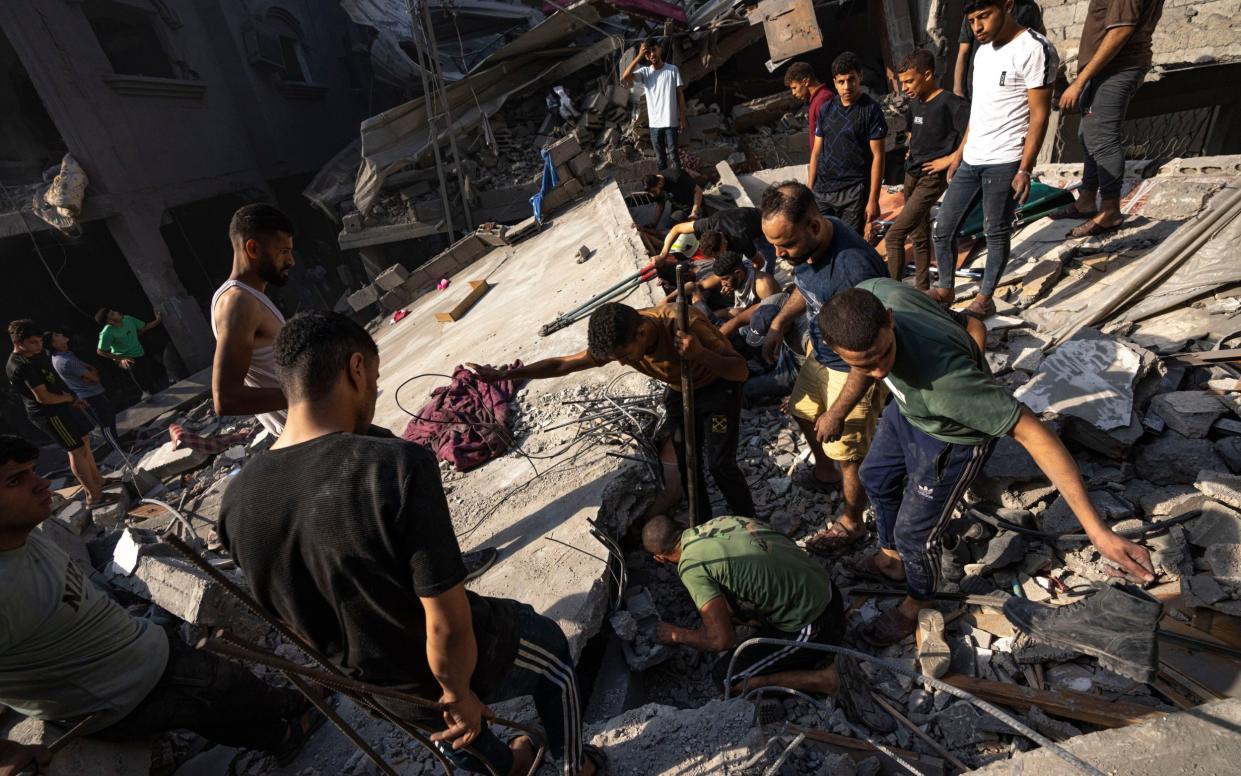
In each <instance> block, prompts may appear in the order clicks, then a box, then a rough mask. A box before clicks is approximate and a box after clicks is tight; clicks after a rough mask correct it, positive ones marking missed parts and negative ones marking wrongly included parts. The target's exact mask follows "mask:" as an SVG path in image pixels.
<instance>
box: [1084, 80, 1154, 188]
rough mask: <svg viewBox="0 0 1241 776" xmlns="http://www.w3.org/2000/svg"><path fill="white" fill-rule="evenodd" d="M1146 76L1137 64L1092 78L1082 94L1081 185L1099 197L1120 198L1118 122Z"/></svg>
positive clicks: (1121, 149)
mask: <svg viewBox="0 0 1241 776" xmlns="http://www.w3.org/2000/svg"><path fill="white" fill-rule="evenodd" d="M1145 77H1146V68H1143V67H1137V68H1130V69H1128V70H1121V71H1120V72H1117V73H1112V74H1111V75H1109V76H1106V77H1104V78H1092V79H1090V83H1088V84H1087V85H1086V90H1085V92H1083V93H1082V123H1081V124H1080V125H1079V128H1078V132H1077V134H1078V137H1079V138H1080V139H1081V142H1082V149H1083V150H1084V151H1085V152H1086V160H1085V164H1083V165H1082V188H1083V189H1086V190H1087V191H1097V192H1099V194H1100V195H1101V196H1102V197H1103V199H1113V200H1115V199H1120V186H1121V184H1122V183H1123V182H1124V180H1125V149H1124V147H1123V146H1122V145H1121V133H1120V125H1121V124H1122V123H1123V122H1124V120H1125V111H1127V110H1128V109H1129V101H1130V100H1132V99H1133V95H1135V94H1137V92H1138V88H1139V87H1141V86H1142V79H1143V78H1145Z"/></svg>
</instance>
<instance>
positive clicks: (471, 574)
mask: <svg viewBox="0 0 1241 776" xmlns="http://www.w3.org/2000/svg"><path fill="white" fill-rule="evenodd" d="M498 557H500V553H499V552H497V551H496V548H495V547H484V548H482V549H481V550H473V551H471V552H465V553H462V554H461V560H462V561H463V562H464V563H465V581H466V582H469V581H470V580H471V579H478V578H479V577H481V576H482V575H483V574H484V573H486V571H487V569H489V568H491V567H492V566H494V565H495V563H496V558H498Z"/></svg>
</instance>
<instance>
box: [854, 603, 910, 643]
mask: <svg viewBox="0 0 1241 776" xmlns="http://www.w3.org/2000/svg"><path fill="white" fill-rule="evenodd" d="M917 629H918V620H917V618H916V617H907V616H906V615H905V614H904V613H903V612H902V611H901V608H900V607H899V606H893V607H892V608H891V609H889V610H887V611H886V612H884V613H883V614H881V615H879V616H878V617H875V618H874V619H871V620H868V621H867V622H866V623H865V624H864V625H862V627H861V628H859V629H858V635H859V636H861V637H862V640H863V641H865V642H867V643H868V644H870V645H872V646H875V647H890V646H892V645H893V644H899V643H901V642H902V641H904V640H905V639H907V638H909V637H910V636H912V635H913V634H914V631H916V630H917Z"/></svg>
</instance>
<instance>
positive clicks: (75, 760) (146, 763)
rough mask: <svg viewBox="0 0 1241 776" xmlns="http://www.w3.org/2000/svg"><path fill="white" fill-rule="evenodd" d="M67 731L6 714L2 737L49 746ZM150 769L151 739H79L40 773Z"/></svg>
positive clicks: (125, 774)
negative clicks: (114, 740)
mask: <svg viewBox="0 0 1241 776" xmlns="http://www.w3.org/2000/svg"><path fill="white" fill-rule="evenodd" d="M65 732H66V728H64V727H61V726H60V725H55V724H53V723H50V722H41V721H39V720H37V719H28V718H26V717H23V716H21V715H20V714H17V713H15V712H14V713H9V714H6V715H5V716H4V719H3V720H2V721H0V738H3V739H6V740H9V741H16V742H17V743H19V744H32V745H33V744H40V745H43V746H48V745H50V744H52V743H53V742H55V741H56V740H58V739H59V738H60V737H61V736H63V735H64V734H65ZM150 770H151V741H150V740H149V739H140V740H136V741H125V742H113V741H101V740H98V739H94V738H75V739H73V740H72V741H70V742H68V743H67V744H66V745H65V748H64V749H62V750H61V751H59V752H57V753H56V756H55V757H53V758H52V763H51V765H50V766H49V767H48V769H47V770H43V771H39V773H42V774H47V775H48V776H82V775H83V774H91V776H132V774H136V773H149V772H150ZM6 772H7V771H6ZM24 772H30V771H24Z"/></svg>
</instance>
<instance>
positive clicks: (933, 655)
mask: <svg viewBox="0 0 1241 776" xmlns="http://www.w3.org/2000/svg"><path fill="white" fill-rule="evenodd" d="M950 663H952V652H951V650H949V648H948V641H947V640H946V639H945V638H944V615H943V613H942V612H940V611H939V610H938V609H923V610H921V611H920V612H918V665H919V666H920V667H921V669H922V675H923V676H929V677H931V678H932V679H938V678H940V677H941V676H943V675H944V674H946V673H948V666H949V664H950Z"/></svg>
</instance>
